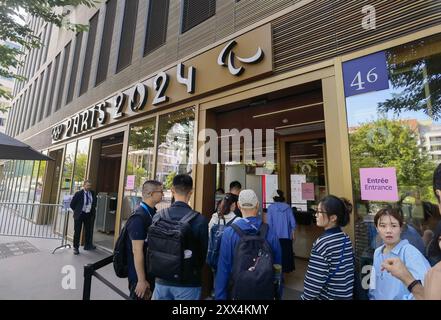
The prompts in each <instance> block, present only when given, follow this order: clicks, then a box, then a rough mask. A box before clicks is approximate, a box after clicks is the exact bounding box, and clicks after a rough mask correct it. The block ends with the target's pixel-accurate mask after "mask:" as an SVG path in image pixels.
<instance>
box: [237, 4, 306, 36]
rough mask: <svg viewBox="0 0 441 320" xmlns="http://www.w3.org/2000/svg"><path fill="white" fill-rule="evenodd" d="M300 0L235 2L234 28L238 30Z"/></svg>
mask: <svg viewBox="0 0 441 320" xmlns="http://www.w3.org/2000/svg"><path fill="white" fill-rule="evenodd" d="M297 2H300V0H241V1H239V2H237V3H236V10H235V28H236V30H240V29H242V28H244V27H246V26H249V25H251V24H253V23H255V22H258V21H260V20H262V19H264V18H266V17H268V16H270V15H272V14H274V13H275V12H278V11H280V10H282V9H285V8H287V7H289V6H291V5H293V4H296V3H297Z"/></svg>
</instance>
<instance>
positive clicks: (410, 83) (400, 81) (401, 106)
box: [346, 35, 441, 264]
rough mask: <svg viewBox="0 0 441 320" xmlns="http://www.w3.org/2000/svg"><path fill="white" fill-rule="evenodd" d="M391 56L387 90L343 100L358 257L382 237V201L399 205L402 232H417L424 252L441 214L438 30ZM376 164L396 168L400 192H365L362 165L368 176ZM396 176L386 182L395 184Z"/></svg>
mask: <svg viewBox="0 0 441 320" xmlns="http://www.w3.org/2000/svg"><path fill="white" fill-rule="evenodd" d="M386 60H387V72H388V78H389V85H388V87H389V88H388V89H384V90H379V91H373V92H368V93H365V94H360V95H355V96H351V97H348V98H347V99H346V108H347V118H348V127H349V141H350V155H351V166H352V180H353V192H354V201H355V209H356V214H357V216H358V219H357V221H356V238H357V241H356V243H357V258H358V262H359V263H361V264H368V263H371V259H372V254H373V250H374V249H375V248H377V247H378V246H379V245H380V244H381V239H379V237H378V236H377V234H376V230H375V226H374V223H373V217H374V215H375V214H376V213H377V212H378V210H379V209H380V208H382V207H384V206H387V205H392V206H398V207H400V208H401V209H402V211H403V215H404V218H405V221H406V226H405V231H404V232H413V233H415V234H417V235H418V237H417V240H415V243H412V244H413V245H415V246H416V247H417V248H418V249H419V250H420V251H421V252H422V253H423V254H425V247H426V246H427V241H425V240H423V239H425V237H423V236H425V232H426V230H429V229H432V230H433V229H434V227H435V225H436V223H437V221H438V220H439V219H440V214H439V209H438V202H437V199H436V198H435V195H434V193H433V188H432V179H433V172H434V169H435V167H436V166H437V165H438V164H439V163H441V157H440V155H441V151H440V150H439V147H438V146H441V36H440V35H437V36H433V37H430V38H425V39H422V40H419V41H415V42H412V43H408V44H405V45H402V46H399V47H396V48H392V49H390V50H387V51H386ZM372 76H373V75H372ZM373 80H375V79H374V78H371V81H373ZM375 168H391V169H390V172H395V174H394V175H396V179H397V190H398V197H396V196H395V198H397V199H393V198H394V197H393V196H391V197H390V199H375V196H372V195H368V193H367V192H366V190H371V189H367V188H371V187H367V185H366V184H363V189H362V187H361V184H360V175H361V174H360V169H367V171H366V170H363V175H365V174H367V175H369V174H374V173H375V170H376V169H375ZM388 170H389V169H388ZM381 172H386V171H381ZM362 181H363V183H364V181H367V180H365V179H363V180H362ZM392 181H393V179H392V180H391V181H390V182H389V184H392V185H393V183H392ZM389 187H390V186H387V183H386V188H389ZM389 190H394V187H393V186H392V189H389ZM392 193H393V192H392ZM392 193H391V194H392ZM383 196H385V194H383ZM386 197H387V196H386ZM406 230H407V231H406ZM402 238H403V235H402Z"/></svg>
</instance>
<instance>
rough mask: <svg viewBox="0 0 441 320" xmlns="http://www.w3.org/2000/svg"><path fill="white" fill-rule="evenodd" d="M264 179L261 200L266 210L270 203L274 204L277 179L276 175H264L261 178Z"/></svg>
mask: <svg viewBox="0 0 441 320" xmlns="http://www.w3.org/2000/svg"><path fill="white" fill-rule="evenodd" d="M263 179H264V183H263V185H264V188H265V190H264V193H263V196H264V199H263V207H264V208H267V207H268V206H269V205H270V204H271V203H273V202H274V200H273V194H274V193H275V192H276V190H277V189H278V188H279V177H278V175H277V174H266V175H264V176H263Z"/></svg>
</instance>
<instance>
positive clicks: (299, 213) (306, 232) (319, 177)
mask: <svg viewBox="0 0 441 320" xmlns="http://www.w3.org/2000/svg"><path fill="white" fill-rule="evenodd" d="M315 136H317V137H320V136H323V138H318V139H312V140H302V141H298V139H299V138H302V137H296V136H293V137H289V138H288V140H294V141H290V142H284V148H285V152H284V153H285V154H286V169H285V170H283V171H284V172H286V175H285V177H286V181H285V183H286V188H285V190H287V199H288V201H289V203H290V204H291V207H292V208H293V214H294V216H295V219H296V226H297V227H296V232H295V234H296V240H295V242H294V252H295V254H296V256H297V257H298V258H305V259H307V258H309V255H310V253H311V248H312V244H313V242H314V241H315V240H316V239H317V238H318V237H319V235H320V234H321V233H322V232H323V230H322V229H320V228H318V227H317V226H316V223H315V210H316V209H317V206H318V201H320V199H321V198H323V197H324V196H325V195H326V194H327V183H326V180H327V179H326V169H325V168H326V157H325V154H326V153H325V138H324V136H325V132H324V131H323V132H322V133H319V132H318V133H316V134H315Z"/></svg>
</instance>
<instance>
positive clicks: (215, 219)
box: [208, 211, 240, 233]
mask: <svg viewBox="0 0 441 320" xmlns="http://www.w3.org/2000/svg"><path fill="white" fill-rule="evenodd" d="M234 217H236V215H235V214H234V212H233V211H231V212H230V213H229V214H226V215H224V219H225V224H227V223H228V222H230V221H231V220H233V219H234ZM238 219H240V217H237V218H236V220H238ZM221 220H222V219H221ZM236 220H235V221H236ZM218 223H219V216H218V214H217V212H215V213H213V215H212V216H211V220H210V222H209V223H208V233H210V230H211V228H212V227H213V226H214V225H215V224H218ZM221 223H223V221H221Z"/></svg>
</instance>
